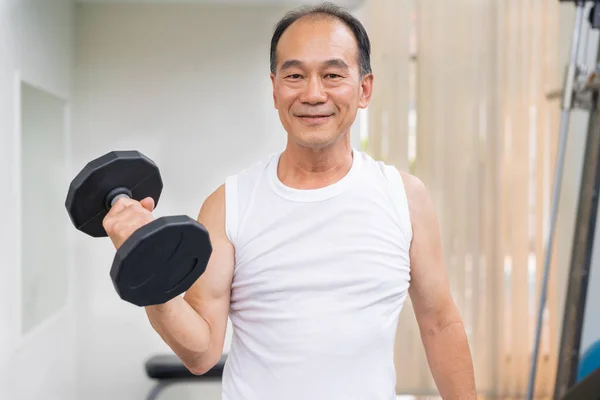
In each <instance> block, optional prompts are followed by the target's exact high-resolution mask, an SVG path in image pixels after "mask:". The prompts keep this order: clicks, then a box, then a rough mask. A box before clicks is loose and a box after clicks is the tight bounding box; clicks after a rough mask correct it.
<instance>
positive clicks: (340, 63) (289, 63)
mask: <svg viewBox="0 0 600 400" xmlns="http://www.w3.org/2000/svg"><path fill="white" fill-rule="evenodd" d="M302 65H303V62H302V61H300V60H286V61H285V62H284V63H283V64H281V68H280V70H281V71H284V70H286V69H289V68H294V67H301V66H302ZM323 65H324V66H326V67H337V68H341V69H345V70H349V69H350V67H349V66H348V64H346V62H345V61H344V60H342V59H339V58H333V59H331V60H327V61H325V62H323Z"/></svg>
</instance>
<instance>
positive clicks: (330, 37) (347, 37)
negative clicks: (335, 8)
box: [277, 16, 358, 65]
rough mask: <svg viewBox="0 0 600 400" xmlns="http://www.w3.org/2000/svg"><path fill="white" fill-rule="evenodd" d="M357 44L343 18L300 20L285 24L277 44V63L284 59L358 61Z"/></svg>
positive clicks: (309, 18)
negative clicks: (288, 24)
mask: <svg viewBox="0 0 600 400" xmlns="http://www.w3.org/2000/svg"><path fill="white" fill-rule="evenodd" d="M357 54H358V46H357V43H356V38H355V37H354V34H353V33H352V31H351V30H350V28H348V27H347V26H346V25H345V24H344V23H343V22H342V21H340V20H338V19H336V18H331V17H324V16H316V17H315V16H310V17H304V18H301V19H299V20H298V21H296V22H294V23H293V24H292V25H290V26H289V27H288V29H287V30H286V31H285V32H284V33H283V35H282V36H281V38H280V39H279V43H278V44H277V62H278V64H279V65H281V63H282V62H285V61H286V60H287V59H298V60H301V61H304V62H310V61H311V60H314V61H322V60H325V59H330V58H333V57H335V58H340V59H343V60H345V61H346V62H347V63H348V64H349V65H353V64H356V63H357V57H356V55H357Z"/></svg>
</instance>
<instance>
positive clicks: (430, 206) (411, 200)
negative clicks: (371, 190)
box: [398, 170, 438, 243]
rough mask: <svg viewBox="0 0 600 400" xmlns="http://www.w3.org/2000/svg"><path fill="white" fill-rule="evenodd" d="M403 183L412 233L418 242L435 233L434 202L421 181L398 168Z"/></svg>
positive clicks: (436, 226) (436, 223) (436, 225)
mask: <svg viewBox="0 0 600 400" xmlns="http://www.w3.org/2000/svg"><path fill="white" fill-rule="evenodd" d="M398 172H399V174H400V176H401V177H402V181H403V183H404V190H405V192H406V199H407V202H408V209H409V214H410V220H411V224H412V230H413V235H414V237H415V239H416V242H417V243H419V242H421V241H423V240H425V239H427V240H429V239H428V238H430V237H431V236H433V235H435V234H437V230H438V220H437V215H436V208H435V203H434V202H433V198H432V196H431V194H430V191H429V190H428V188H427V186H426V185H425V183H423V181H422V180H421V179H420V178H418V177H417V176H415V175H412V174H410V173H408V172H406V171H401V170H398Z"/></svg>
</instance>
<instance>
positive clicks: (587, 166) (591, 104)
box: [527, 0, 600, 400]
mask: <svg viewBox="0 0 600 400" xmlns="http://www.w3.org/2000/svg"><path fill="white" fill-rule="evenodd" d="M559 1H560V2H565V3H566V2H569V3H574V5H575V7H576V13H575V25H574V28H573V37H572V41H571V51H570V59H569V64H568V66H567V71H566V76H565V82H564V90H563V91H562V92H561V93H560V94H559V95H560V96H562V104H561V108H562V114H561V124H560V134H559V147H558V155H557V160H556V169H555V181H554V190H553V197H552V211H551V215H550V232H549V235H548V240H549V243H548V244H547V246H546V254H545V255H546V258H545V265H544V275H543V281H542V287H541V294H540V303H539V309H538V316H537V317H538V318H537V327H536V336H535V344H534V349H533V354H532V364H531V371H530V377H529V386H528V390H527V399H529V400H531V399H533V393H534V390H535V377H536V368H537V361H538V350H539V345H540V337H541V329H542V316H543V312H544V307H545V302H546V293H547V286H548V276H549V267H550V260H551V254H552V244H553V239H554V229H555V225H556V214H557V211H558V203H559V195H560V186H561V179H562V169H563V164H564V155H565V148H566V138H567V132H568V129H569V116H570V112H571V110H572V109H575V108H579V109H583V110H587V111H589V112H590V115H589V122H588V127H587V139H586V146H585V153H584V159H583V169H582V175H581V186H580V190H579V202H578V206H577V217H576V222H575V232H574V236H573V247H572V252H571V262H570V271H569V279H568V286H567V296H566V299H565V311H564V317H563V327H562V334H561V342H560V348H559V353H558V369H557V373H556V384H555V388H554V396H553V398H554V399H562V400H575V399H577V400H599V399H600V368H598V369H597V370H596V371H594V372H592V373H591V374H590V375H588V376H587V377H585V378H584V379H582V380H581V381H580V382H577V383H576V377H577V369H578V362H579V353H580V344H581V334H582V327H583V320H584V315H585V305H586V298H587V290H588V277H589V272H590V267H591V260H592V250H593V245H594V234H595V230H596V217H597V211H598V197H599V193H600V102H599V101H598V98H599V92H600V45H599V48H598V54H597V58H596V65H595V68H594V70H593V71H587V70H586V66H581V65H578V55H579V47H580V38H581V31H582V28H583V24H584V17H585V11H586V7H587V6H588V5H590V3H591V4H592V7H591V8H589V11H590V13H589V18H588V21H589V23H590V25H591V27H592V28H593V29H600V0H559ZM583 50H584V51H587V49H583ZM552 96H553V95H550V96H549V97H552Z"/></svg>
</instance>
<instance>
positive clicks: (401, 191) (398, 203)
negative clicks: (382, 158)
mask: <svg viewBox="0 0 600 400" xmlns="http://www.w3.org/2000/svg"><path fill="white" fill-rule="evenodd" d="M386 175H387V178H388V182H389V184H390V189H391V192H392V197H393V200H394V206H395V207H396V210H397V211H398V217H399V218H400V221H401V222H402V224H403V225H402V227H403V230H404V236H405V239H406V244H407V245H408V246H409V247H410V244H411V242H412V236H413V234H412V223H411V219H410V209H409V205H408V197H407V196H406V189H405V186H404V180H403V179H402V175H401V174H400V171H398V169H397V168H396V167H394V166H391V165H388V166H387V168H386Z"/></svg>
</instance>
